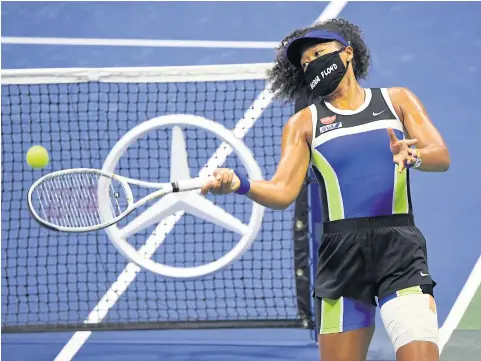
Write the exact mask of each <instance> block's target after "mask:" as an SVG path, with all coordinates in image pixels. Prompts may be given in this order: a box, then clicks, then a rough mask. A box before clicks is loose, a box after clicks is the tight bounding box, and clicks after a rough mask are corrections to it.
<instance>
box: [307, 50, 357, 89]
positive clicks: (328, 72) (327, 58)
mask: <svg viewBox="0 0 481 361" xmlns="http://www.w3.org/2000/svg"><path fill="white" fill-rule="evenodd" d="M343 51H344V49H341V50H338V51H335V52H332V53H329V54H326V55H323V56H321V57H319V58H317V59H315V60H313V61H312V62H310V63H309V65H308V66H307V69H306V71H305V79H306V82H307V84H309V87H310V88H311V91H312V96H313V97H316V98H317V97H325V96H326V95H329V94H331V93H332V92H333V91H334V90H336V88H337V86H338V85H339V83H340V82H341V80H342V78H343V77H344V75H345V74H346V72H347V68H346V66H345V65H344V63H343V61H342V59H341V56H340V53H341V52H343ZM348 65H349V63H348Z"/></svg>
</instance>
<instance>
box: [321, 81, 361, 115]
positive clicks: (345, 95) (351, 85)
mask: <svg viewBox="0 0 481 361" xmlns="http://www.w3.org/2000/svg"><path fill="white" fill-rule="evenodd" d="M365 97H366V94H365V92H364V89H363V88H362V87H361V86H360V85H359V83H358V82H357V80H356V78H354V77H347V76H346V77H344V79H343V80H342V81H341V83H340V84H339V86H338V87H337V89H336V90H335V91H334V93H332V94H331V95H330V96H329V97H326V98H325V99H324V100H325V101H327V102H329V103H331V105H332V106H334V107H335V108H337V109H343V110H356V109H358V108H359V107H360V106H361V105H362V104H363V103H364V100H365Z"/></svg>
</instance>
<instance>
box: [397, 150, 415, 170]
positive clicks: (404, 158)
mask: <svg viewBox="0 0 481 361" xmlns="http://www.w3.org/2000/svg"><path fill="white" fill-rule="evenodd" d="M417 157H418V156H417V153H416V149H412V148H408V149H407V150H406V151H405V152H402V153H400V154H397V155H395V156H394V157H393V162H394V163H396V164H397V165H398V166H399V168H398V171H399V173H401V172H402V171H403V170H404V169H406V168H410V167H411V166H412V165H413V164H414V163H416V159H417Z"/></svg>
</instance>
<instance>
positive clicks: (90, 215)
mask: <svg viewBox="0 0 481 361" xmlns="http://www.w3.org/2000/svg"><path fill="white" fill-rule="evenodd" d="M101 178H103V182H102V184H99V182H100V179H101ZM117 183H118V182H115V181H112V180H111V179H110V178H107V177H104V176H102V175H99V174H96V173H71V174H60V175H57V176H54V177H51V178H49V179H46V180H45V181H44V182H42V183H40V184H39V185H38V186H37V187H36V188H35V191H34V193H33V197H32V199H34V200H35V202H34V208H35V210H36V211H37V213H38V214H39V215H40V216H41V217H42V218H43V219H45V220H46V221H47V222H49V223H51V224H55V225H58V226H62V227H69V228H75V227H91V226H96V225H99V224H102V223H105V222H107V221H110V219H105V214H103V217H102V216H101V214H100V210H99V199H98V193H99V192H102V190H101V189H103V191H104V192H106V193H105V196H107V197H108V199H109V203H110V211H111V214H110V215H108V216H109V217H110V216H112V217H113V218H115V217H117V216H118V215H120V214H121V213H122V211H123V210H125V208H126V206H127V205H126V203H127V202H121V199H122V198H123V199H126V197H127V194H126V191H125V190H124V189H123V187H122V186H121V185H120V184H117ZM99 187H102V188H101V189H100V188H99ZM122 196H123V197H122ZM106 200H107V198H105V199H104V198H103V197H102V199H101V201H106Z"/></svg>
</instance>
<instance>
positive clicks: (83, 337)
mask: <svg viewBox="0 0 481 361" xmlns="http://www.w3.org/2000/svg"><path fill="white" fill-rule="evenodd" d="M346 4H347V1H346V0H333V1H331V2H330V3H329V4H328V5H327V6H326V8H325V9H324V11H323V12H322V13H321V15H320V16H319V17H318V18H317V19H316V22H317V21H322V20H328V19H332V18H336V17H337V16H338V15H339V14H340V13H341V11H342V9H343V8H344V7H345V6H346ZM269 89H270V85H269V84H268V85H267V86H266V88H265V89H264V90H263V91H262V92H261V93H260V95H259V96H258V97H257V98H256V99H255V101H254V102H253V103H252V105H251V107H249V109H248V110H247V111H246V113H245V114H244V117H243V118H242V119H241V120H240V121H239V122H238V123H237V124H236V126H235V129H234V134H235V135H236V136H237V137H239V138H243V137H244V135H245V134H246V133H247V131H248V130H249V129H250V128H252V126H253V125H254V123H255V122H256V121H257V119H259V117H260V116H261V115H262V113H263V112H264V110H265V109H266V108H267V107H268V106H269V104H270V103H271V102H272V101H273V99H274V95H273V94H272V93H271V92H270V91H269ZM246 123H247V124H246ZM223 146H224V148H223ZM222 148H223V149H227V152H229V153H230V152H232V148H231V147H230V146H229V147H227V148H226V147H225V145H224V143H223V144H222V145H221V146H220V147H219V149H217V151H216V152H215V153H214V155H215V154H218V153H219V152H222ZM224 154H226V152H225V151H224ZM211 159H212V157H211ZM210 164H212V163H210ZM210 164H209V165H210ZM178 213H183V212H178ZM177 216H179V218H180V216H181V214H180V215H179V214H176V215H173V216H170V217H168V218H171V217H176V218H177ZM170 221H173V222H174V223H173V224H175V222H176V220H175V219H170V220H169V223H170ZM164 223H165V222H162V224H160V225H159V227H160V228H162V227H163V226H164ZM170 225H172V223H170V224H169V225H168V227H169V226H170ZM159 227H158V228H159ZM158 232H159V230H156V232H155V233H157V235H159V236H160V237H162V235H164V236H163V237H165V236H166V235H167V233H168V232H169V231H167V232H163V230H160V233H158ZM150 238H152V236H151V237H149V239H148V240H147V243H149V242H150V241H149V240H150ZM161 243H162V242H158V244H161ZM149 253H151V252H149ZM128 268H129V272H127V269H128ZM137 270H139V269H138V266H136V265H134V264H131V263H129V264H128V265H127V267H126V268H125V269H124V270H123V271H122V273H121V274H120V275H119V277H118V278H117V281H116V282H114V284H113V285H112V286H111V287H110V289H109V290H108V291H107V293H106V294H105V295H104V296H103V297H102V299H101V300H100V302H99V303H98V304H97V305H96V307H95V308H94V310H95V309H97V310H100V309H101V308H102V314H101V315H97V316H96V317H94V316H93V315H92V314H93V311H92V312H91V313H90V315H89V318H88V319H87V320H86V322H90V323H98V322H101V321H102V319H103V318H104V317H105V316H106V315H107V312H108V311H109V310H110V308H111V307H112V306H113V305H114V304H115V303H116V302H117V300H118V299H119V298H120V296H121V295H122V293H123V292H124V291H125V290H126V289H127V287H128V286H129V284H130V283H131V282H132V281H133V280H134V279H135V277H136V275H137V273H138V272H137ZM128 273H130V275H129V274H128ZM102 306H104V307H105V306H106V307H107V308H104V307H102ZM91 334H92V331H77V332H75V334H74V335H73V336H72V338H71V339H70V340H69V341H68V342H67V344H66V345H65V346H64V347H63V348H62V350H61V351H60V353H59V354H58V355H57V357H56V358H55V360H54V361H71V360H72V359H73V358H74V357H75V355H76V354H77V352H78V351H79V350H80V348H81V347H82V346H83V345H84V344H85V342H87V340H88V338H89V337H90V335H91Z"/></svg>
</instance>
